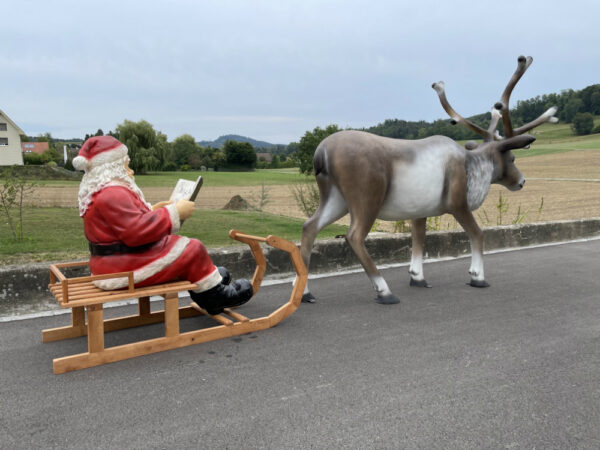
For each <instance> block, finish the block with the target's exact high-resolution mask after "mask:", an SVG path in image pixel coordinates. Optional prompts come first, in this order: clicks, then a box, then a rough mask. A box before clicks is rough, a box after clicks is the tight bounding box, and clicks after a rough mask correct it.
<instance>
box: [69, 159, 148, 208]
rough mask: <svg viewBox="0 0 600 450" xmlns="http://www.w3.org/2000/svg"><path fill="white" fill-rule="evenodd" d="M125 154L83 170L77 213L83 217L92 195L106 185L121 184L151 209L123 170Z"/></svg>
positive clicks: (90, 202) (125, 160) (139, 190)
mask: <svg viewBox="0 0 600 450" xmlns="http://www.w3.org/2000/svg"><path fill="white" fill-rule="evenodd" d="M126 162H127V156H125V157H123V158H119V159H118V160H117V161H112V162H109V163H106V164H102V165H100V166H97V167H94V168H92V169H90V170H89V171H87V172H85V174H84V175H83V178H82V179H81V184H80V185H79V194H78V195H77V199H78V201H79V215H80V216H81V217H83V216H84V215H85V213H86V211H87V209H88V207H89V206H90V205H91V204H92V196H93V195H94V194H95V193H96V192H98V191H101V190H102V189H104V188H105V187H108V186H123V187H126V188H127V189H129V190H130V191H131V192H133V193H134V194H135V195H137V196H138V197H139V199H140V200H141V201H142V202H144V203H145V204H146V206H148V208H150V209H152V205H150V203H148V202H147V201H146V200H145V199H144V194H143V193H142V191H141V189H140V188H139V187H138V186H137V184H135V181H134V180H133V178H131V177H130V176H129V174H128V173H127V170H125V163H126Z"/></svg>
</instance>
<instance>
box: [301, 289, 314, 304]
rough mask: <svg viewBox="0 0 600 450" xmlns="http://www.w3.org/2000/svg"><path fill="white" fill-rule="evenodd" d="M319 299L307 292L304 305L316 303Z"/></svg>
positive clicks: (303, 299)
mask: <svg viewBox="0 0 600 450" xmlns="http://www.w3.org/2000/svg"><path fill="white" fill-rule="evenodd" d="M316 301H317V299H316V298H315V296H314V295H312V294H311V293H310V292H307V293H306V294H304V295H303V296H302V303H315V302H316Z"/></svg>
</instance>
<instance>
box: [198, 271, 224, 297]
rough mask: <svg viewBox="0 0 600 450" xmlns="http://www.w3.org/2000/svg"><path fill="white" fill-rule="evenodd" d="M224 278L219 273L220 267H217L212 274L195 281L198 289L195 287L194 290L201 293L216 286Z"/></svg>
mask: <svg viewBox="0 0 600 450" xmlns="http://www.w3.org/2000/svg"><path fill="white" fill-rule="evenodd" d="M222 280H223V277H222V276H221V274H220V273H219V269H215V270H213V272H212V273H211V274H210V275H208V276H206V277H204V278H202V279H201V280H199V281H194V283H196V284H197V285H198V287H197V288H196V289H194V292H196V293H200V292H204V291H208V290H209V289H212V288H214V287H215V286H216V285H217V284H219V283H220V282H221V281H222Z"/></svg>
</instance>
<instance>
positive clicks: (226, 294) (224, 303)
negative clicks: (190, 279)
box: [190, 278, 254, 316]
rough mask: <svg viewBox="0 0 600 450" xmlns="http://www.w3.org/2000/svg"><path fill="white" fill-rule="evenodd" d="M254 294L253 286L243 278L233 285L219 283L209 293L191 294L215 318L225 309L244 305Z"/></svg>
mask: <svg viewBox="0 0 600 450" xmlns="http://www.w3.org/2000/svg"><path fill="white" fill-rule="evenodd" d="M253 294H254V290H253V289H252V284H250V282H249V281H248V280H246V279H243V278H240V279H239V280H236V281H234V282H233V283H231V284H223V283H219V284H217V285H216V286H215V287H214V288H211V289H209V290H208V291H204V292H193V291H191V292H190V295H191V297H192V300H194V301H195V302H196V303H197V304H198V306H200V307H201V308H204V309H205V310H206V312H208V313H209V314H211V315H213V316H214V315H215V314H220V313H222V312H223V309H224V308H232V307H234V306H240V305H243V304H244V303H246V302H247V301H248V300H250V299H251V298H252V295H253Z"/></svg>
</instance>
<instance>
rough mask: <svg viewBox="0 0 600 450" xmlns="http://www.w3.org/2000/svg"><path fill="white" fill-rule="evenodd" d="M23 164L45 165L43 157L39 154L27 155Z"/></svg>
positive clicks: (24, 156)
mask: <svg viewBox="0 0 600 450" xmlns="http://www.w3.org/2000/svg"><path fill="white" fill-rule="evenodd" d="M23 162H24V163H25V165H26V166H41V165H42V164H43V161H42V155H40V154H39V153H25V154H24V155H23Z"/></svg>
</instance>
